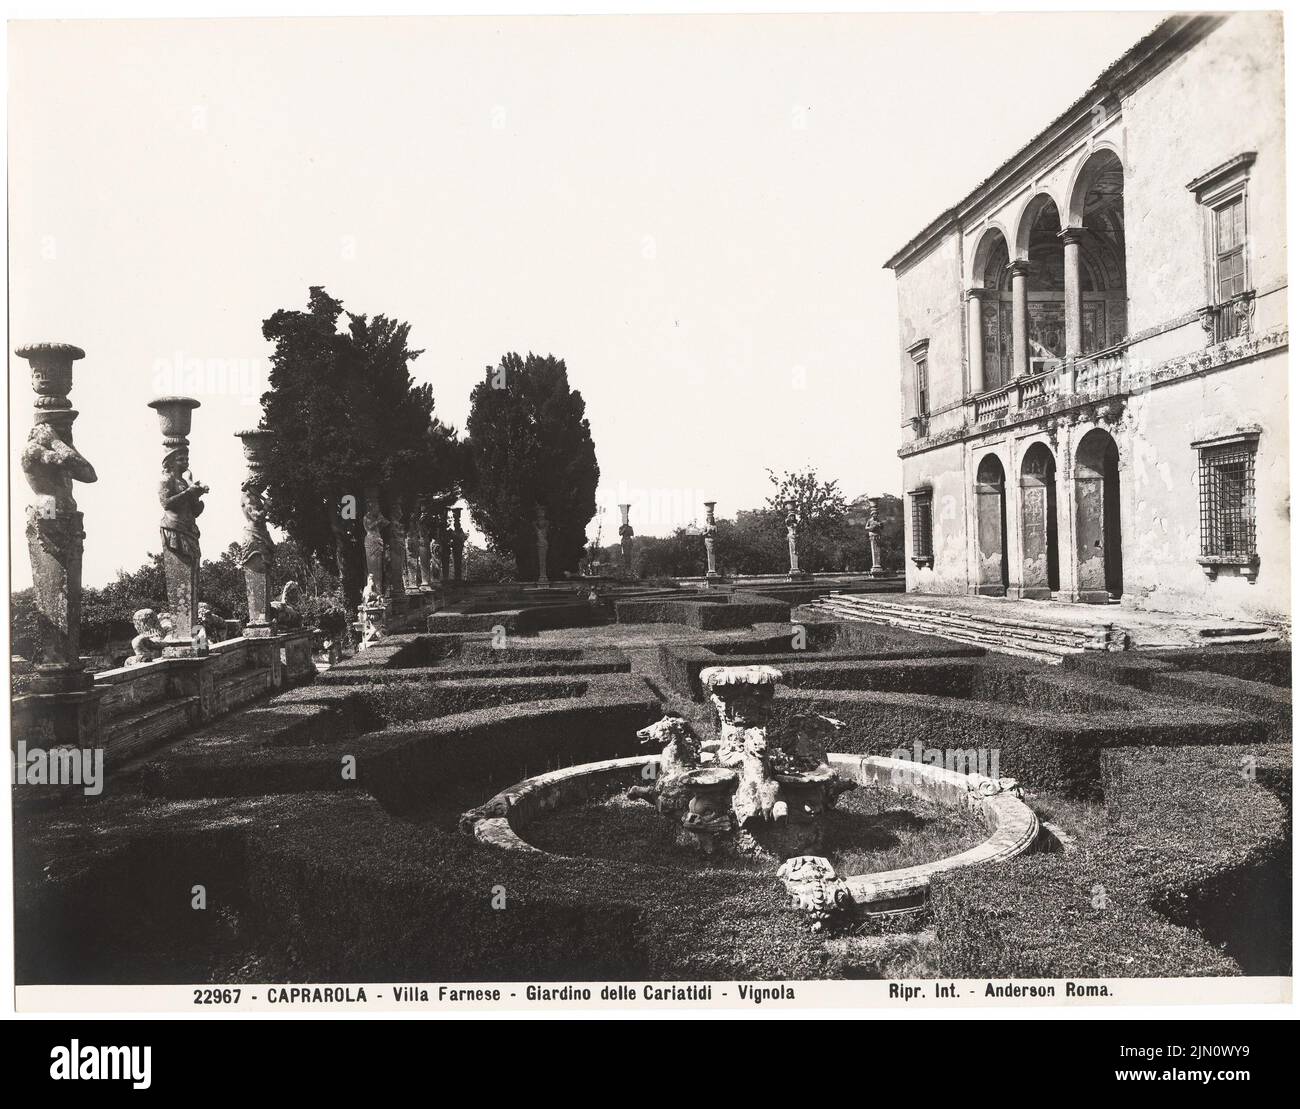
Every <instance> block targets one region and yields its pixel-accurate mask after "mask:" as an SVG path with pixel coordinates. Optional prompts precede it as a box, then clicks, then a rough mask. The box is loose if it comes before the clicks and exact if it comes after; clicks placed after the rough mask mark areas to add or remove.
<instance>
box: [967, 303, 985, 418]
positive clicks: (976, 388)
mask: <svg viewBox="0 0 1300 1109" xmlns="http://www.w3.org/2000/svg"><path fill="white" fill-rule="evenodd" d="M966 351H967V359H968V361H969V363H970V391H971V392H972V393H982V392H984V290H983V289H968V290H967V291H966Z"/></svg>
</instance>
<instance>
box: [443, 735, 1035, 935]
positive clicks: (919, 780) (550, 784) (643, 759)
mask: <svg viewBox="0 0 1300 1109" xmlns="http://www.w3.org/2000/svg"><path fill="white" fill-rule="evenodd" d="M659 762H660V759H659V756H658V755H644V756H640V755H638V756H633V757H631V758H622V759H607V760H605V761H602V762H592V763H584V764H582V765H579V766H569V767H565V768H563V769H561V770H553V771H550V772H549V773H546V774H539V775H537V776H536V777H533V778H526V779H525V780H524V781H522V782H519V783H517V784H515V785H513V786H511V787H510V788H509V789H505V790H502V791H501V792H500V793H498V794H497V795H496V796H495V797H493V798H492V799H491V800H490V801H488V802H487V803H486V804H484V805H482V806H480V807H479V808H477V809H472V810H470V811H469V812H467V813H465V814H464V816H462V817H461V830H462V831H463V832H465V833H466V834H468V835H472V836H473V837H474V838H475V839H476V840H478V841H479V842H480V843H483V844H486V845H489V846H491V847H494V848H499V849H502V850H509V851H524V852H536V853H538V854H545V853H546V852H543V851H541V849H540V848H537V847H535V846H533V845H532V844H531V843H529V842H528V841H527V839H526V834H527V830H528V826H529V824H530V823H531V822H532V821H533V820H534V819H536V817H537V816H539V815H540V814H542V813H545V812H550V811H551V810H553V809H556V808H559V807H562V806H565V805H571V804H578V803H581V802H583V801H586V800H589V799H593V798H599V797H608V796H611V795H613V794H615V793H617V792H619V791H620V790H623V789H626V788H628V787H630V786H635V785H645V784H647V783H651V782H654V781H655V780H656V779H657V777H658V773H659ZM828 762H829V764H830V767H831V768H832V769H833V770H834V771H835V772H836V773H837V774H838V775H839V776H840V777H842V778H845V779H847V780H850V781H853V782H856V783H858V784H860V785H871V786H879V787H884V788H887V789H891V790H894V791H897V792H899V793H903V794H908V795H911V796H915V797H919V798H922V799H924V800H928V801H933V802H936V803H939V804H943V805H949V806H964V807H966V808H968V809H969V810H971V811H973V812H974V813H975V814H976V815H977V816H978V817H980V818H981V819H982V820H983V821H984V823H985V825H986V827H987V828H988V832H989V834H988V836H987V838H986V839H984V840H983V841H982V842H980V843H979V844H977V845H976V846H974V847H972V848H970V849H968V850H966V851H962V852H960V853H958V854H956V855H950V856H948V857H946V858H942V859H937V860H935V861H933V862H929V863H923V864H920V865H917V866H909V867H903V868H901V869H898V870H886V871H880V872H877V873H873V874H846V875H841V876H840V877H841V878H842V879H843V882H844V884H845V886H846V887H847V889H848V891H849V893H850V895H851V896H852V900H853V911H854V912H855V913H859V914H867V915H878V914H900V913H908V912H915V911H918V910H919V909H921V908H922V907H923V906H924V904H925V901H926V899H927V897H928V895H929V889H930V881H931V879H932V877H933V876H934V875H936V874H942V873H946V872H949V871H953V870H961V869H966V868H969V867H976V866H984V865H986V864H989V863H996V862H1002V861H1004V860H1006V859H1011V858H1015V857H1016V856H1017V855H1021V854H1024V853H1025V852H1027V851H1029V850H1031V849H1032V848H1033V846H1034V844H1035V842H1036V840H1037V839H1038V834H1039V824H1038V817H1037V816H1036V815H1035V813H1034V811H1033V810H1032V809H1031V808H1030V807H1029V806H1028V805H1026V804H1025V803H1024V801H1022V800H1021V799H1020V797H1019V796H1018V795H1017V792H1016V791H1014V790H1007V789H1004V788H1002V786H1001V784H1000V783H999V782H998V781H997V780H995V779H992V778H987V777H985V776H984V775H982V774H963V773H960V772H959V771H955V770H948V769H945V768H944V767H941V766H931V765H929V764H926V763H917V762H912V761H910V760H908V759H893V758H888V757H885V756H880V755H840V754H831V755H829V756H828ZM647 861H650V862H653V860H647ZM773 869H774V872H775V867H774V868H773Z"/></svg>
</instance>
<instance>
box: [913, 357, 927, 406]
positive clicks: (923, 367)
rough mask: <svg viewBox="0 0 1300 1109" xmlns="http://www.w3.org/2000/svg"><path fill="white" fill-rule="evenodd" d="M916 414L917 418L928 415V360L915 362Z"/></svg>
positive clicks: (919, 359)
mask: <svg viewBox="0 0 1300 1109" xmlns="http://www.w3.org/2000/svg"><path fill="white" fill-rule="evenodd" d="M916 414H917V415H918V416H928V415H929V414H930V360H929V359H928V358H918V359H917V360H916Z"/></svg>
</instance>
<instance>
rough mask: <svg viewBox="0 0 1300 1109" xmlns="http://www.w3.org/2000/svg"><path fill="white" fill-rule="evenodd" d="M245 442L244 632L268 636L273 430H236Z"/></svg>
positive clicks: (241, 559) (241, 555) (242, 498)
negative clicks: (268, 494) (269, 456)
mask: <svg viewBox="0 0 1300 1109" xmlns="http://www.w3.org/2000/svg"><path fill="white" fill-rule="evenodd" d="M235 434H236V436H237V437H238V438H239V440H240V441H241V442H242V443H243V444H244V460H245V462H247V464H248V476H247V477H245V478H244V480H243V481H242V482H241V483H240V486H239V489H240V497H239V507H240V511H241V512H242V513H243V516H244V532H243V535H242V536H241V537H240V542H239V564H240V566H241V567H242V568H243V571H244V586H245V588H246V590H247V593H248V626H247V627H246V628H245V629H244V634H245V636H248V637H250V638H254V639H256V638H259V637H261V638H265V637H267V636H269V635H270V634H271V619H270V614H271V573H272V570H273V568H274V565H275V544H274V543H273V542H272V541H271V533H270V531H269V530H268V529H267V526H266V502H265V501H264V500H263V499H262V494H263V492H264V490H265V489H266V451H267V448H268V447H269V446H270V444H271V438H272V433H271V432H269V431H266V430H264V429H261V428H254V429H252V430H250V431H239V432H236V433H235Z"/></svg>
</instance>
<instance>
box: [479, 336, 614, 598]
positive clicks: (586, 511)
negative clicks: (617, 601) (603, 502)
mask: <svg viewBox="0 0 1300 1109" xmlns="http://www.w3.org/2000/svg"><path fill="white" fill-rule="evenodd" d="M586 410H587V405H586V402H585V401H584V400H583V399H582V394H581V393H579V392H578V391H577V390H576V389H571V388H570V387H569V372H568V369H567V368H566V367H565V365H564V360H563V359H560V358H555V357H554V356H552V355H547V356H546V357H545V358H543V357H540V356H539V355H535V354H531V353H530V354H529V355H528V356H527V357H526V358H521V357H520V356H519V355H518V354H513V353H512V354H507V355H505V356H504V357H503V358H502V359H501V361H500V363H499V364H498V365H497V366H495V367H490V368H489V370H488V373H487V376H486V378H485V380H483V381H481V382H479V384H478V385H476V386H475V387H474V391H473V393H472V394H471V395H470V413H469V420H468V421H467V424H466V428H467V431H468V433H469V449H470V471H471V475H470V478H469V482H468V485H467V488H466V494H465V495H466V499H467V500H468V501H469V505H470V510H471V512H472V513H473V516H474V523H475V524H477V525H478V527H479V529H480V530H481V531H482V532H483V534H484V535H485V536H487V538H488V540H489V542H490V543H491V544H492V546H493V547H494V548H495V549H496V550H497V551H500V552H502V553H507V554H511V555H513V556H514V559H515V564H516V566H517V568H518V571H519V577H520V579H521V580H523V581H534V580H536V578H537V571H538V566H537V532H536V528H535V524H536V513H537V506H538V505H542V506H543V507H544V508H545V509H546V516H547V520H548V522H549V525H550V527H549V533H548V548H547V559H546V564H547V565H546V569H547V575H548V576H549V577H551V578H560V577H562V576H563V574H564V572H565V571H567V570H576V569H577V567H578V560H579V558H580V557H581V556H582V550H583V545H584V544H585V542H586V529H587V524H588V522H589V521H590V520H591V518H592V517H593V516H594V515H595V514H596V484H597V482H598V481H599V480H600V467H599V466H598V465H597V464H596V447H595V444H594V443H593V442H592V439H591V426H590V424H589V423H588V421H587V418H586Z"/></svg>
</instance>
